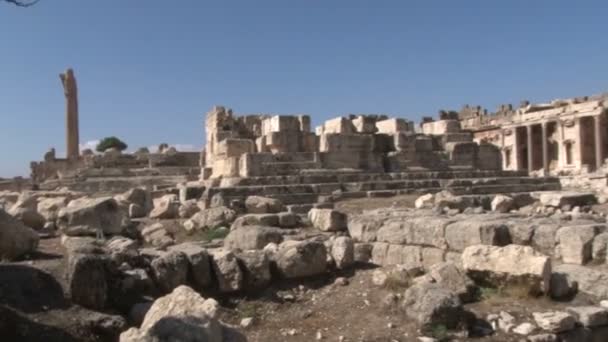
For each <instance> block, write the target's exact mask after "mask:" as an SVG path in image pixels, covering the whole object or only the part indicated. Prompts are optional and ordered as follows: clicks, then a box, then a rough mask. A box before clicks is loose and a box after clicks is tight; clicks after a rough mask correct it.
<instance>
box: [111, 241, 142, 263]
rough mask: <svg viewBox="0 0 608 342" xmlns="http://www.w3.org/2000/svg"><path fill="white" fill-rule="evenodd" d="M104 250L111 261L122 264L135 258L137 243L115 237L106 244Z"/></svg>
mask: <svg viewBox="0 0 608 342" xmlns="http://www.w3.org/2000/svg"><path fill="white" fill-rule="evenodd" d="M106 248H107V250H108V251H109V252H110V254H111V255H112V259H114V260H116V261H118V262H120V263H122V262H128V261H130V260H133V259H135V258H137V256H138V255H139V251H138V248H139V243H138V242H137V241H135V240H132V239H129V238H126V237H124V236H115V237H113V238H111V239H110V240H108V241H107V242H106Z"/></svg>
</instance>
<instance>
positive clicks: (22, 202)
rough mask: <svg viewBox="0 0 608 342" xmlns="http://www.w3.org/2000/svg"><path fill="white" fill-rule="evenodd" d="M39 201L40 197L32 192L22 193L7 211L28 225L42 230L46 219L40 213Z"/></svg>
mask: <svg viewBox="0 0 608 342" xmlns="http://www.w3.org/2000/svg"><path fill="white" fill-rule="evenodd" d="M37 203H38V198H37V197H36V196H33V195H31V194H30V193H22V194H21V195H19V198H18V200H17V202H16V203H15V204H13V205H12V206H11V207H10V209H8V211H7V212H8V213H9V214H10V215H12V216H13V217H14V218H16V219H18V220H19V221H21V222H23V224H25V225H26V226H28V227H30V228H33V229H36V230H40V229H42V227H43V226H44V223H45V221H46V220H45V218H44V217H43V216H42V215H41V214H40V213H38V210H37Z"/></svg>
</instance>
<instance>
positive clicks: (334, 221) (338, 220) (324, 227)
mask: <svg viewBox="0 0 608 342" xmlns="http://www.w3.org/2000/svg"><path fill="white" fill-rule="evenodd" d="M308 219H309V220H310V222H312V224H313V226H314V227H315V228H317V229H319V230H321V231H324V232H328V231H341V230H345V229H346V215H345V214H343V213H341V212H339V211H337V210H333V209H317V208H313V209H311V210H310V211H309V212H308Z"/></svg>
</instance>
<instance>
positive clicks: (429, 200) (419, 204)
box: [414, 194, 435, 209]
mask: <svg viewBox="0 0 608 342" xmlns="http://www.w3.org/2000/svg"><path fill="white" fill-rule="evenodd" d="M433 204H435V195H433V194H426V195H422V196H420V197H418V198H416V201H415V202H414V207H415V208H416V209H422V208H432V207H433Z"/></svg>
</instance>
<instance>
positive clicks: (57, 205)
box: [37, 197, 68, 221]
mask: <svg viewBox="0 0 608 342" xmlns="http://www.w3.org/2000/svg"><path fill="white" fill-rule="evenodd" d="M67 205H68V199H67V197H49V198H41V199H40V200H39V201H38V206H37V211H38V213H39V214H40V215H42V217H44V220H45V221H55V220H56V219H57V214H58V213H59V210H61V209H63V208H65V207H66V206H67Z"/></svg>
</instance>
